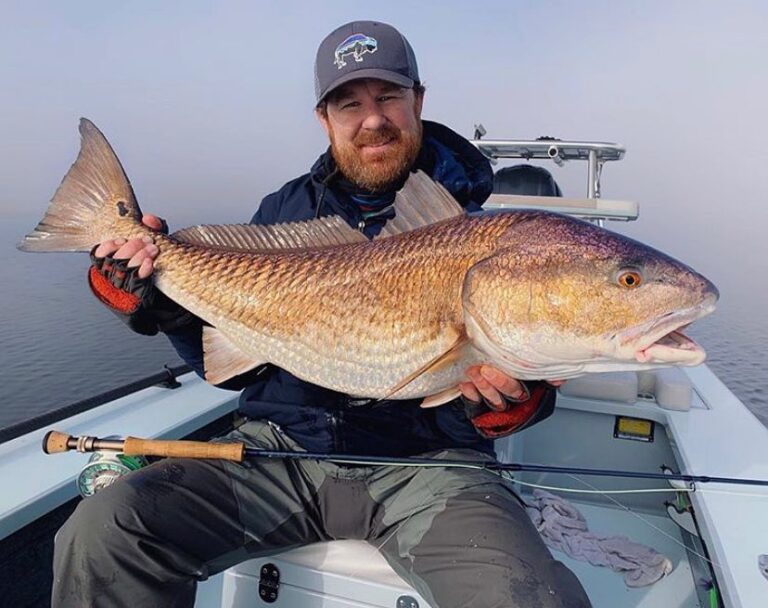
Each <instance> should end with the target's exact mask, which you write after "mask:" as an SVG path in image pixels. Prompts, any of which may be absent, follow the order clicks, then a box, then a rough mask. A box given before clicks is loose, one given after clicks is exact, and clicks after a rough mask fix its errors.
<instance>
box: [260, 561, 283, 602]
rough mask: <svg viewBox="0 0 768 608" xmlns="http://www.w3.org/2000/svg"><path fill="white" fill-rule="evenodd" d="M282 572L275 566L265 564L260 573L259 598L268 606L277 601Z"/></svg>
mask: <svg viewBox="0 0 768 608" xmlns="http://www.w3.org/2000/svg"><path fill="white" fill-rule="evenodd" d="M279 588H280V570H278V569H277V566H275V564H264V565H263V566H262V567H261V570H260V572H259V597H260V598H261V599H262V600H263V601H265V602H266V603H267V604H271V603H272V602H275V601H277V592H278V589H279Z"/></svg>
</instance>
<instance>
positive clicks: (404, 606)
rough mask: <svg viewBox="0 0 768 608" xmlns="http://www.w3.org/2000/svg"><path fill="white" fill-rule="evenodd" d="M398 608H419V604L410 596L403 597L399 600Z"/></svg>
mask: <svg viewBox="0 0 768 608" xmlns="http://www.w3.org/2000/svg"><path fill="white" fill-rule="evenodd" d="M396 608H419V602H417V601H416V598H413V597H411V596H410V595H401V596H400V597H399V598H397V605H396Z"/></svg>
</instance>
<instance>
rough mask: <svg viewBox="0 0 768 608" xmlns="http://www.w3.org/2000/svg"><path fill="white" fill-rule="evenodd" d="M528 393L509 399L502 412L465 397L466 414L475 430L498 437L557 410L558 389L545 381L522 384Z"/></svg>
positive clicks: (483, 434)
mask: <svg viewBox="0 0 768 608" xmlns="http://www.w3.org/2000/svg"><path fill="white" fill-rule="evenodd" d="M521 384H522V385H523V388H524V389H525V390H526V396H525V397H523V398H522V399H519V400H514V399H510V398H509V397H506V398H505V402H506V403H505V404H506V406H507V407H506V409H504V410H503V411H498V410H495V409H493V408H491V407H490V406H489V405H487V404H486V403H485V402H484V401H470V400H469V399H467V398H466V397H461V401H462V403H463V404H464V413H465V414H466V416H467V418H469V421H470V422H471V423H472V425H473V426H474V427H475V430H476V431H477V432H478V433H479V434H480V435H482V436H483V437H485V438H486V439H498V438H500V437H506V436H507V435H511V434H512V433H517V432H518V431H522V430H523V429H525V428H528V427H529V426H532V425H534V424H536V423H537V422H541V421H542V420H544V419H545V418H548V417H549V416H551V415H552V412H554V411H555V398H556V395H557V390H556V389H555V387H554V386H552V385H551V384H549V383H547V382H542V381H525V382H522V383H521Z"/></svg>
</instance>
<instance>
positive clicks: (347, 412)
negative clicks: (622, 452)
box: [168, 121, 493, 456]
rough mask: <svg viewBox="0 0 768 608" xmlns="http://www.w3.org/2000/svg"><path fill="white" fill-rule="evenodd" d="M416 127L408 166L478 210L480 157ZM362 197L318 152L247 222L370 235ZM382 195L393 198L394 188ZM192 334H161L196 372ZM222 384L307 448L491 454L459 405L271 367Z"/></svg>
mask: <svg viewBox="0 0 768 608" xmlns="http://www.w3.org/2000/svg"><path fill="white" fill-rule="evenodd" d="M423 124H424V143H423V145H422V149H421V151H420V153H419V157H418V159H417V161H416V167H415V168H417V169H421V170H423V171H425V172H427V173H428V174H429V175H431V176H432V178H433V179H434V180H435V181H438V182H440V183H441V184H443V186H445V187H446V188H447V189H448V190H449V191H450V192H451V193H452V194H453V196H454V197H455V198H456V200H458V201H459V203H461V204H462V205H463V206H464V207H465V208H466V209H467V210H469V211H475V210H478V209H480V206H481V205H482V203H483V202H485V200H486V199H487V198H488V196H489V194H490V193H491V191H492V189H493V172H492V171H491V167H490V164H489V163H488V161H487V159H486V158H485V157H484V156H483V155H482V154H480V153H479V152H478V151H477V149H476V148H474V147H473V146H472V145H471V144H470V143H469V142H468V141H467V140H466V139H464V138H463V137H461V136H460V135H458V134H456V133H454V132H453V131H451V130H450V129H448V128H447V127H444V126H442V125H440V124H438V123H433V122H429V121H424V123H423ZM364 194H365V193H360V192H355V190H354V187H353V186H351V185H350V184H349V183H347V182H346V181H345V180H344V179H343V178H342V177H341V176H340V174H339V173H338V172H337V171H336V168H335V164H334V161H333V157H332V156H331V154H330V153H329V152H325V153H324V154H323V155H322V156H321V157H320V158H319V159H318V160H317V162H316V163H315V164H314V166H313V167H312V169H311V171H310V172H309V173H307V174H306V175H302V176H301V177H298V178H297V179H294V180H293V181H290V182H288V183H287V184H285V186H283V187H282V188H281V189H280V190H278V191H277V192H275V193H273V194H270V195H269V196H267V197H266V198H264V200H263V201H262V203H261V206H260V207H259V209H258V211H257V212H256V214H255V215H254V216H253V219H252V220H251V221H252V223H254V224H273V223H279V222H289V221H299V220H306V219H312V218H316V217H322V216H327V215H339V216H341V217H343V218H344V219H345V220H347V222H349V224H350V225H351V226H353V227H355V228H357V229H359V230H361V231H362V232H363V233H364V234H365V235H366V236H368V237H369V238H372V237H373V236H374V235H376V234H377V233H378V232H379V231H380V230H381V228H382V226H383V225H384V223H385V222H386V219H387V216H386V215H385V216H383V217H377V218H376V219H373V220H371V221H366V220H365V219H364V218H363V214H362V212H361V209H360V205H359V204H358V202H356V201H359V200H360V198H361V195H362V196H363V197H364ZM384 196H390V197H391V198H394V191H393V192H392V193H391V194H390V195H384ZM353 197H354V198H353ZM377 198H378V199H380V198H381V197H377ZM392 213H393V212H392ZM200 332H201V325H200V324H199V323H196V324H193V325H191V326H186V327H184V328H182V329H180V330H177V331H175V332H170V333H169V334H168V336H169V338H170V339H171V342H172V343H173V345H174V346H175V347H176V350H177V351H178V352H179V355H180V356H181V357H182V358H183V359H184V360H185V361H187V363H189V364H190V365H192V367H193V368H195V370H196V371H197V372H198V373H202V348H201V340H200ZM224 386H225V387H226V388H238V389H240V388H243V389H244V390H243V392H242V394H241V397H240V412H241V413H242V414H243V415H245V416H247V417H248V418H251V419H260V420H268V421H270V422H272V423H273V424H276V425H278V426H279V427H280V428H281V429H282V430H283V431H284V432H285V433H286V434H288V435H289V436H290V437H291V438H293V439H294V440H295V441H297V442H298V443H299V444H300V445H302V446H303V447H304V448H305V449H307V450H308V451H313V452H325V453H327V452H342V453H343V452H346V453H353V454H371V455H391V456H409V455H414V454H419V453H422V452H426V451H429V450H437V449H443V448H448V447H471V448H474V449H479V450H482V451H485V452H491V451H492V444H491V442H490V441H488V440H486V439H483V438H481V437H480V436H479V435H478V434H477V432H476V431H475V429H474V427H473V426H472V424H471V423H470V422H469V421H468V420H467V418H466V416H465V414H464V411H463V408H462V407H461V405H460V404H459V403H454V404H449V405H446V406H443V407H438V408H431V409H421V408H420V407H419V406H418V403H419V401H420V400H409V401H390V402H384V403H378V404H376V405H375V406H370V405H355V403H354V400H353V399H351V398H350V397H349V396H348V395H344V394H341V393H337V392H335V391H332V390H328V389H326V388H322V387H320V386H317V385H314V384H310V383H309V382H305V381H303V380H300V379H299V378H296V377H295V376H293V375H292V374H290V373H288V372H287V371H285V370H283V369H280V368H278V367H275V366H272V365H267V366H264V367H262V368H260V369H258V370H255V371H254V372H250V373H248V374H244V375H243V376H240V377H238V378H236V379H233V380H231V381H229V382H227V383H225V385H224Z"/></svg>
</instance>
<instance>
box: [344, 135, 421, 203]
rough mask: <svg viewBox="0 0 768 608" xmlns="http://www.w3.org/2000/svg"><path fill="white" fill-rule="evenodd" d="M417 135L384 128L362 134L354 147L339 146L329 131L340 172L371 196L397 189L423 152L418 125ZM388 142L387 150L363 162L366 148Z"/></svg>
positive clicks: (367, 157) (353, 144)
mask: <svg viewBox="0 0 768 608" xmlns="http://www.w3.org/2000/svg"><path fill="white" fill-rule="evenodd" d="M417 125H418V126H417V128H416V129H415V131H413V132H410V131H402V130H400V129H397V128H396V127H394V126H392V125H384V126H383V127H382V128H381V129H377V130H376V131H367V130H361V131H360V132H359V133H358V134H357V135H356V136H355V138H354V139H353V140H352V142H351V143H339V142H338V141H336V138H335V137H334V133H333V130H331V131H330V139H331V153H332V154H333V159H334V160H335V161H336V166H337V167H338V169H339V171H341V173H342V174H343V175H344V177H346V178H347V179H348V180H349V181H350V182H352V183H353V184H355V185H356V186H359V187H360V188H363V189H365V190H368V191H370V192H372V193H378V192H387V191H389V190H391V189H392V188H393V187H395V186H396V185H397V184H398V182H400V181H401V180H402V179H403V178H404V177H405V176H406V175H407V174H408V171H410V169H411V167H413V165H414V163H415V162H416V158H417V157H418V156H419V150H420V149H421V138H422V131H423V129H422V126H421V121H418V123H417ZM387 142H389V143H390V145H389V146H387V148H386V149H385V150H382V151H381V152H375V153H373V154H371V152H370V151H368V153H367V155H366V158H363V156H362V154H361V149H362V147H363V146H375V145H380V144H384V143H387Z"/></svg>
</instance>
